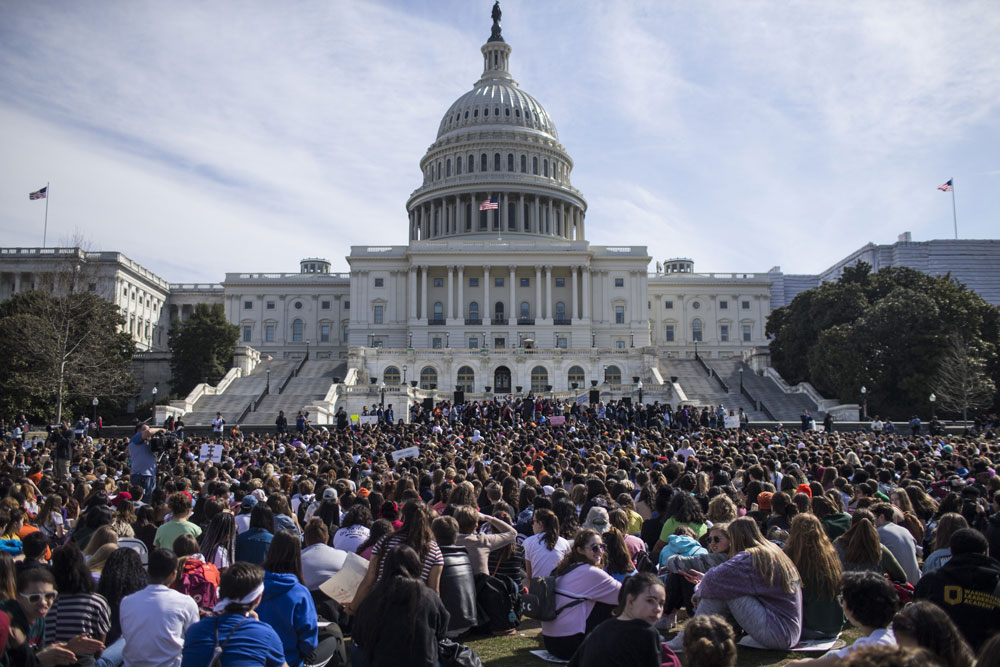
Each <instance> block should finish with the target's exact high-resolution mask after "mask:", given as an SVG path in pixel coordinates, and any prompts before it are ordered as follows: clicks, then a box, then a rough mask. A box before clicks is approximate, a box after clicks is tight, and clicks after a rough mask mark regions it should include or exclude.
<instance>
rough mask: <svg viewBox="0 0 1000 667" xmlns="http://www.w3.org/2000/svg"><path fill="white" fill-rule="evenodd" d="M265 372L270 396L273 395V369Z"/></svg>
mask: <svg viewBox="0 0 1000 667" xmlns="http://www.w3.org/2000/svg"><path fill="white" fill-rule="evenodd" d="M264 372H265V374H266V375H267V394H268V396H270V395H271V369H270V368H268V369H267V370H266V371H264Z"/></svg>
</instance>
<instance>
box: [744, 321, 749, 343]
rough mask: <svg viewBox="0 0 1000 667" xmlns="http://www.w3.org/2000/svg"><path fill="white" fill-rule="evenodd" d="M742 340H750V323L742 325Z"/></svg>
mask: <svg viewBox="0 0 1000 667" xmlns="http://www.w3.org/2000/svg"><path fill="white" fill-rule="evenodd" d="M743 342H745V343H749V342H750V325H749V324H744V325H743Z"/></svg>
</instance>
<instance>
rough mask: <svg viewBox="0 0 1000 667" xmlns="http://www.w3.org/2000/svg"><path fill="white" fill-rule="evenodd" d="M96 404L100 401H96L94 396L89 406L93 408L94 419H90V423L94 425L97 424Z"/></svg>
mask: <svg viewBox="0 0 1000 667" xmlns="http://www.w3.org/2000/svg"><path fill="white" fill-rule="evenodd" d="M98 403H100V401H98V400H97V397H96V396H94V400H92V401H91V402H90V404H91V405H92V406H94V418H93V419H91V421H92V422H94V423H95V424H96V423H97V404H98Z"/></svg>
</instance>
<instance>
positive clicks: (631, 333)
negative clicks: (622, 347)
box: [628, 331, 635, 347]
mask: <svg viewBox="0 0 1000 667" xmlns="http://www.w3.org/2000/svg"><path fill="white" fill-rule="evenodd" d="M628 335H629V345H628V346H629V347H635V332H634V331H629V332H628Z"/></svg>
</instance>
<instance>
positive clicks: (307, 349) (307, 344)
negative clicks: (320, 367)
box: [306, 338, 312, 361]
mask: <svg viewBox="0 0 1000 667" xmlns="http://www.w3.org/2000/svg"><path fill="white" fill-rule="evenodd" d="M311 342H312V341H311V340H309V339H308V338H306V361H309V343H311Z"/></svg>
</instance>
